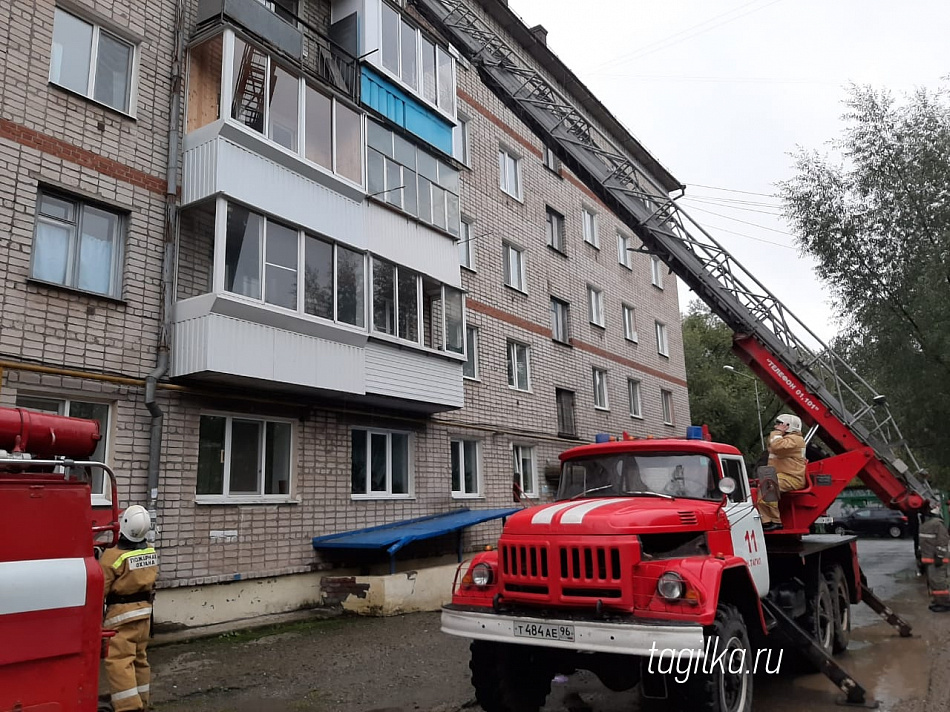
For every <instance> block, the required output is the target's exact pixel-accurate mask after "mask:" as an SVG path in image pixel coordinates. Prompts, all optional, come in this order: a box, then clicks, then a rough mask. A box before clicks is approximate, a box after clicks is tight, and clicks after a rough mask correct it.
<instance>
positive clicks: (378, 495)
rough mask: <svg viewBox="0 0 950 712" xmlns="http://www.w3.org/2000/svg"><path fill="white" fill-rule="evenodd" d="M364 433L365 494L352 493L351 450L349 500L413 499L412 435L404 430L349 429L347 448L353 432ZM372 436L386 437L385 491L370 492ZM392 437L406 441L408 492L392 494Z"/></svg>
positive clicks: (413, 463)
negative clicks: (402, 437)
mask: <svg viewBox="0 0 950 712" xmlns="http://www.w3.org/2000/svg"><path fill="white" fill-rule="evenodd" d="M357 431H359V432H362V433H365V435H364V438H365V440H366V472H365V477H366V493H365V494H363V493H355V492H353V482H352V468H353V462H352V457H353V453H352V449H351V451H350V478H351V479H350V499H353V500H358V499H414V498H415V496H416V495H415V484H416V478H415V456H414V449H415V448H414V447H413V446H414V445H415V441H414V438H413V434H412V433H411V432H409V431H405V430H383V429H380V428H360V427H353V428H350V442H349V446H350V447H351V448H352V442H353V440H352V438H353V433H355V432H357ZM373 435H385V436H386V491H385V492H383V491H381V490H377V491H371V490H370V483H371V479H372V472H371V466H370V465H371V463H372V436H373ZM393 435H405V436H406V438H407V440H406V450H407V453H406V489H407V490H408V491H407V492H405V493H402V492H400V493H397V494H394V493H393V437H392V436H393Z"/></svg>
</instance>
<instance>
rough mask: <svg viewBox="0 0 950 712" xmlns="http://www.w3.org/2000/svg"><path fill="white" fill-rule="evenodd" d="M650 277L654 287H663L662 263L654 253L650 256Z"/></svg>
mask: <svg viewBox="0 0 950 712" xmlns="http://www.w3.org/2000/svg"><path fill="white" fill-rule="evenodd" d="M650 277H651V279H652V282H653V286H654V287H659V288H660V289H663V263H662V262H661V261H660V258H659V257H657V256H656V255H652V256H651V257H650Z"/></svg>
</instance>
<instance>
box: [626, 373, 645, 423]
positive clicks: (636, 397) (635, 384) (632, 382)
mask: <svg viewBox="0 0 950 712" xmlns="http://www.w3.org/2000/svg"><path fill="white" fill-rule="evenodd" d="M642 387H643V382H642V381H640V379H638V378H628V379H627V396H628V397H629V398H630V417H631V418H636V419H637V420H643V400H642V397H641V391H642Z"/></svg>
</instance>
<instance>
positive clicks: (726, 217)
mask: <svg viewBox="0 0 950 712" xmlns="http://www.w3.org/2000/svg"><path fill="white" fill-rule="evenodd" d="M693 210H696V211H698V212H700V213H708V214H709V215H715V216H716V217H719V218H725V219H726V220H734V221H735V222H738V223H742V224H743V225H751V226H752V227H757V228H759V229H760V230H768V231H769V232H777V233H778V234H779V235H786V236H788V237H795V236H794V235H792V234H791V233H790V232H785V231H784V230H776V229H775V228H774V227H766V226H765V225H759V224H758V223H754V222H749V221H748V220H740V219H739V218H734V217H731V216H729V215H723V214H722V213H717V212H714V211H712V210H706V209H705V208H693Z"/></svg>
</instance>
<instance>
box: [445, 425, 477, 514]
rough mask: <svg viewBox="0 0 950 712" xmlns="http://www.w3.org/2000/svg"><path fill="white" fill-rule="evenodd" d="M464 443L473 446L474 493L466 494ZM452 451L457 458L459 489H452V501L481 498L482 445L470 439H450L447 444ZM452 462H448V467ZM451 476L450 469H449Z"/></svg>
mask: <svg viewBox="0 0 950 712" xmlns="http://www.w3.org/2000/svg"><path fill="white" fill-rule="evenodd" d="M465 443H474V444H475V462H474V463H473V464H474V467H475V491H474V492H467V491H466V490H465ZM449 445H450V447H451V449H452V450H453V451H456V450H457V451H458V458H459V466H460V470H459V485H460V489H455V488H454V487H453V488H452V499H480V498H481V497H482V444H481V442H480V441H478V440H473V439H471V438H452V440H451V441H450V443H449ZM451 465H452V462H451V459H450V460H449V467H450V468H451ZM450 474H451V469H450Z"/></svg>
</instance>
